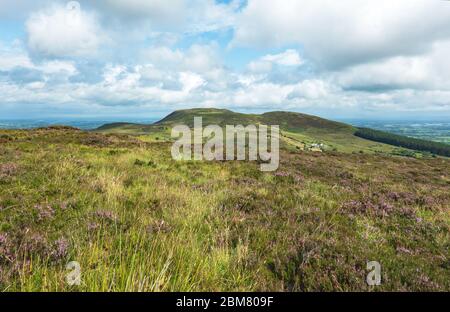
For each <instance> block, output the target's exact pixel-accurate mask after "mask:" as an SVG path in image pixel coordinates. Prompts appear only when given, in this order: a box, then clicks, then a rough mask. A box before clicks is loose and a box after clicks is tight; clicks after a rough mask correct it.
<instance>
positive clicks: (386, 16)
mask: <svg viewBox="0 0 450 312" xmlns="http://www.w3.org/2000/svg"><path fill="white" fill-rule="evenodd" d="M190 107H220V108H229V109H233V110H237V111H243V112H248V111H252V112H261V111H270V110H292V111H299V112H306V113H312V114H317V115H320V116H324V117H328V118H355V117H356V118H374V119H380V118H382V119H385V118H396V119H411V118H421V119H423V118H425V119H427V118H429V119H435V118H441V119H446V118H447V119H448V118H450V2H448V1H439V0H395V1H392V0H377V1H374V0H339V1H336V0H284V1H273V0H247V1H245V0H232V1H214V0H85V1H79V2H67V1H57V0H56V1H47V0H41V1H34V0H0V118H1V117H4V118H43V117H55V116H57V117H61V116H75V117H80V116H84V117H95V116H96V117H104V116H121V117H124V116H129V117H144V116H149V117H151V116H161V115H163V114H164V113H166V112H170V111H172V110H175V109H180V108H190Z"/></svg>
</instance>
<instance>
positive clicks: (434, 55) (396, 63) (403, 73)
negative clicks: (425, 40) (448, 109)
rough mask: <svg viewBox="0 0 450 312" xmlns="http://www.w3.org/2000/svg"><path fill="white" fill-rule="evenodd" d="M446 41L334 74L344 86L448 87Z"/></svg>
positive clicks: (449, 64)
mask: <svg viewBox="0 0 450 312" xmlns="http://www.w3.org/2000/svg"><path fill="white" fill-rule="evenodd" d="M447 55H450V41H447V42H439V43H435V44H434V45H433V47H432V49H431V51H430V53H428V54H425V55H420V56H396V57H392V58H388V59H383V60H381V61H377V62H371V63H366V64H361V65H356V66H353V67H350V68H348V69H346V70H344V71H341V72H337V73H336V74H335V75H334V76H335V79H336V81H337V83H338V84H340V85H342V86H343V87H344V88H348V89H355V90H363V91H370V92H376V91H380V90H381V91H383V90H395V89H407V88H409V89H418V90H424V89H435V90H436V89H445V90H450V59H449V58H448V57H446V56H447Z"/></svg>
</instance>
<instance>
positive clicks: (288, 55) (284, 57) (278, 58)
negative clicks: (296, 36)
mask: <svg viewBox="0 0 450 312" xmlns="http://www.w3.org/2000/svg"><path fill="white" fill-rule="evenodd" d="M261 60H262V61H266V62H271V63H275V64H279V65H285V66H299V65H302V64H303V61H302V60H301V58H300V55H299V54H298V52H297V51H295V50H293V49H289V50H286V51H284V52H283V53H279V54H268V55H266V56H264V57H263V58H262V59H261Z"/></svg>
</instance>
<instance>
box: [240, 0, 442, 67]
mask: <svg viewBox="0 0 450 312" xmlns="http://www.w3.org/2000/svg"><path fill="white" fill-rule="evenodd" d="M268 14H269V15H270V18H267V16H268ZM445 38H450V3H448V2H446V1H429V0H415V1H410V0H396V1H391V0H379V1H372V0H340V1H335V0H292V1H283V2H275V1H271V0H258V1H256V0H249V1H248V5H247V7H246V8H244V9H243V11H242V13H241V14H240V15H239V17H238V18H237V22H236V26H235V37H234V41H233V45H245V46H255V45H256V46H260V47H274V46H283V45H286V44H300V45H302V46H304V50H305V53H306V56H307V57H308V58H309V59H311V60H313V61H315V62H316V63H317V64H319V65H321V66H323V67H325V68H338V67H343V66H348V65H352V64H359V63H365V62H368V61H373V60H378V59H382V58H385V57H392V56H399V55H418V54H423V53H425V52H427V51H428V50H429V49H430V48H431V46H432V44H433V43H434V42H436V41H438V40H441V39H445Z"/></svg>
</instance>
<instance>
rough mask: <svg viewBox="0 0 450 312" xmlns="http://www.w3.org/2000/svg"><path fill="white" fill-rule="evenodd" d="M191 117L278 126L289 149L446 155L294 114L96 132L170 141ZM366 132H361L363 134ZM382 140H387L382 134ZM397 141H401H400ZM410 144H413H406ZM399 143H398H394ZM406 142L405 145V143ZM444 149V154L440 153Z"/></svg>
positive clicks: (116, 126)
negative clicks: (197, 120)
mask: <svg viewBox="0 0 450 312" xmlns="http://www.w3.org/2000/svg"><path fill="white" fill-rule="evenodd" d="M194 117H202V123H203V126H207V125H211V124H216V125H219V126H225V125H244V126H245V125H249V124H265V125H269V126H270V125H279V126H280V129H281V131H282V141H283V142H284V144H285V146H287V147H291V148H302V149H306V148H308V146H312V147H314V148H316V147H317V146H323V148H322V149H330V150H336V151H342V152H369V153H394V152H395V153H397V154H398V153H399V151H398V150H396V151H394V148H393V146H398V147H403V148H412V147H414V148H415V149H416V150H421V151H423V152H431V153H436V154H439V155H444V156H445V155H448V150H447V149H448V147H446V146H445V145H441V144H439V146H438V148H437V147H436V146H437V144H429V142H428V141H421V142H420V141H417V140H414V139H411V138H409V137H405V136H396V140H385V139H383V140H382V139H380V138H379V137H380V135H381V134H382V132H377V138H372V137H371V136H369V135H361V129H359V128H356V127H353V126H351V125H348V124H345V123H341V122H336V121H331V120H327V119H324V118H320V117H317V116H312V115H306V114H301V113H295V112H284V111H276V112H268V113H264V114H243V113H236V112H233V111H231V110H227V109H216V108H194V109H185V110H177V111H174V112H173V113H171V114H169V115H167V116H166V117H165V118H163V119H161V120H160V121H157V122H155V123H154V124H150V125H144V124H135V123H112V124H105V125H103V126H101V127H99V128H97V129H96V131H98V132H106V133H128V134H140V135H145V134H152V135H154V136H155V138H158V139H159V140H161V139H162V140H170V133H169V130H170V129H171V128H172V127H173V126H174V125H178V124H185V125H187V126H189V127H193V125H194ZM366 132H367V130H366V131H365V133H366ZM384 137H391V135H390V134H389V133H387V132H384V135H383V138H384ZM400 139H401V140H400ZM411 140H414V142H413V143H414V144H412V143H411V144H409V141H411ZM396 142H400V143H398V144H397V143H396ZM405 142H406V143H405ZM442 149H444V150H445V152H441V150H442ZM400 154H403V155H413V156H414V155H415V154H414V152H411V151H409V152H407V153H405V150H403V151H400Z"/></svg>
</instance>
